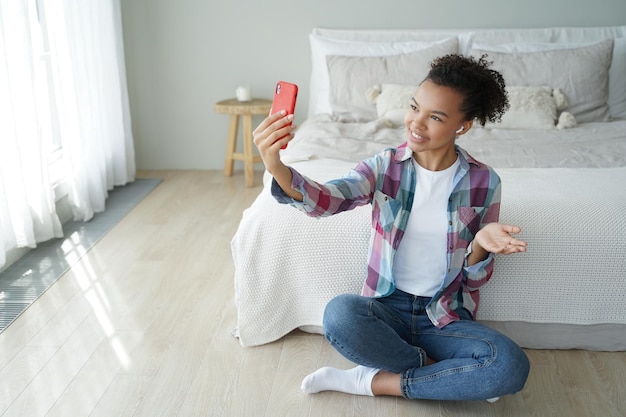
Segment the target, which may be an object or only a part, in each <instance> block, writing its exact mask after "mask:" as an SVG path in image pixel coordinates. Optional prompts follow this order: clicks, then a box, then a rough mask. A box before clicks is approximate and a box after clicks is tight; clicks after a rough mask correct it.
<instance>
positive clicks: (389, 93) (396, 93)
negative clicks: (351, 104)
mask: <svg viewBox="0 0 626 417" xmlns="http://www.w3.org/2000/svg"><path fill="white" fill-rule="evenodd" d="M415 91H417V85H399V84H376V85H374V86H372V87H370V88H369V89H368V90H367V91H366V93H365V96H366V98H367V100H368V101H369V102H370V103H374V104H375V105H376V113H377V114H378V119H379V120H381V121H382V122H383V123H384V124H385V125H387V126H389V127H398V126H402V125H403V124H404V116H405V115H406V112H407V110H408V108H409V104H410V102H411V97H413V96H414V95H415Z"/></svg>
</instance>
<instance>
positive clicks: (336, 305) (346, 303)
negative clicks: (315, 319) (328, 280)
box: [322, 294, 367, 338]
mask: <svg viewBox="0 0 626 417" xmlns="http://www.w3.org/2000/svg"><path fill="white" fill-rule="evenodd" d="M366 302H367V299H365V298H364V297H361V296H359V295H356V294H341V295H338V296H337V297H335V298H333V299H332V300H330V301H329V302H328V304H327V305H326V308H325V309H324V318H323V322H322V325H323V327H324V334H325V335H326V337H327V338H328V335H329V334H336V333H337V332H342V331H345V329H347V328H350V327H351V326H352V324H353V320H354V316H355V314H357V313H358V311H359V310H360V309H361V308H363V307H364V306H366Z"/></svg>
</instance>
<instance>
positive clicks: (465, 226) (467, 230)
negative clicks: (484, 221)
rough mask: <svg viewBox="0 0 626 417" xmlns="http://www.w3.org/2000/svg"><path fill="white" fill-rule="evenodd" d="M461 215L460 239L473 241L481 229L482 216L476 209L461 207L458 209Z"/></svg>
mask: <svg viewBox="0 0 626 417" xmlns="http://www.w3.org/2000/svg"><path fill="white" fill-rule="evenodd" d="M457 213H458V215H459V222H460V224H459V237H460V238H461V239H464V240H467V241H471V240H473V239H474V236H475V235H476V233H478V229H479V227H480V222H481V216H480V214H479V212H478V211H476V208H474V207H459V208H458V209H457Z"/></svg>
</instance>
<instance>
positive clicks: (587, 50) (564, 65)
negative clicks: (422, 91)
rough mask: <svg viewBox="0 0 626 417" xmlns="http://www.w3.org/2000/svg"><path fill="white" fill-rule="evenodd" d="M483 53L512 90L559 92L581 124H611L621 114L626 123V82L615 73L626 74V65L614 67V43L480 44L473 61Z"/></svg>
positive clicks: (474, 46)
mask: <svg viewBox="0 0 626 417" xmlns="http://www.w3.org/2000/svg"><path fill="white" fill-rule="evenodd" d="M620 47H621V48H622V49H623V52H622V53H623V54H624V55H626V46H625V45H622V44H620ZM483 53H487V54H488V55H489V59H490V60H493V61H494V68H495V69H497V70H499V71H501V72H502V75H503V76H504V78H505V81H506V82H507V84H510V85H535V86H537V85H551V86H553V87H555V88H560V89H561V90H562V91H563V92H564V93H565V94H566V95H567V96H568V98H569V100H570V105H571V107H570V111H571V112H572V113H573V114H574V115H575V116H576V118H577V119H578V121H580V122H592V121H607V120H609V117H620V114H621V113H622V112H623V113H625V114H624V115H623V117H626V79H625V77H624V76H623V75H617V73H616V71H619V70H621V71H622V74H623V73H624V72H625V71H626V62H624V64H623V66H620V65H615V62H613V66H612V65H611V62H612V61H613V40H612V39H607V40H604V41H602V42H596V43H585V44H580V43H548V42H546V43H542V42H534V43H523V42H520V43H508V44H497V45H493V44H485V43H478V42H476V43H474V44H473V45H472V48H471V49H470V54H471V55H474V56H480V55H482V54H483ZM618 53H619V51H618ZM625 60H626V58H625ZM620 67H621V69H620ZM538 68H541V70H538ZM609 90H610V91H611V92H610V93H609ZM620 90H621V92H620ZM609 103H611V104H612V109H611V110H610V109H609ZM621 106H623V109H622V107H621Z"/></svg>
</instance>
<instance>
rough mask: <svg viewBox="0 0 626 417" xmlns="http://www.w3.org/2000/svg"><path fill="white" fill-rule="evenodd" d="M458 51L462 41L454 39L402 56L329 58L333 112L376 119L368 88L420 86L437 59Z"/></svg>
mask: <svg viewBox="0 0 626 417" xmlns="http://www.w3.org/2000/svg"><path fill="white" fill-rule="evenodd" d="M456 51H458V42H457V40H456V39H450V40H449V41H445V42H441V43H439V44H436V45H433V46H430V47H427V48H424V49H421V50H419V51H414V52H409V53H406V54H400V55H390V56H373V57H372V56H370V57H351V56H338V55H329V56H327V57H326V61H327V64H328V77H329V81H330V82H329V85H330V104H331V108H332V112H333V113H334V114H340V113H350V114H353V115H355V116H356V117H364V118H369V119H375V118H376V108H375V106H374V105H373V104H372V103H370V102H368V101H367V99H366V97H365V92H366V91H367V89H368V88H370V87H371V86H372V85H373V84H377V83H393V84H412V85H418V84H419V83H420V82H422V81H423V79H424V77H426V75H427V74H428V71H429V70H430V62H431V61H432V60H433V59H435V58H436V57H438V56H441V55H446V54H450V53H454V52H456Z"/></svg>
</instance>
